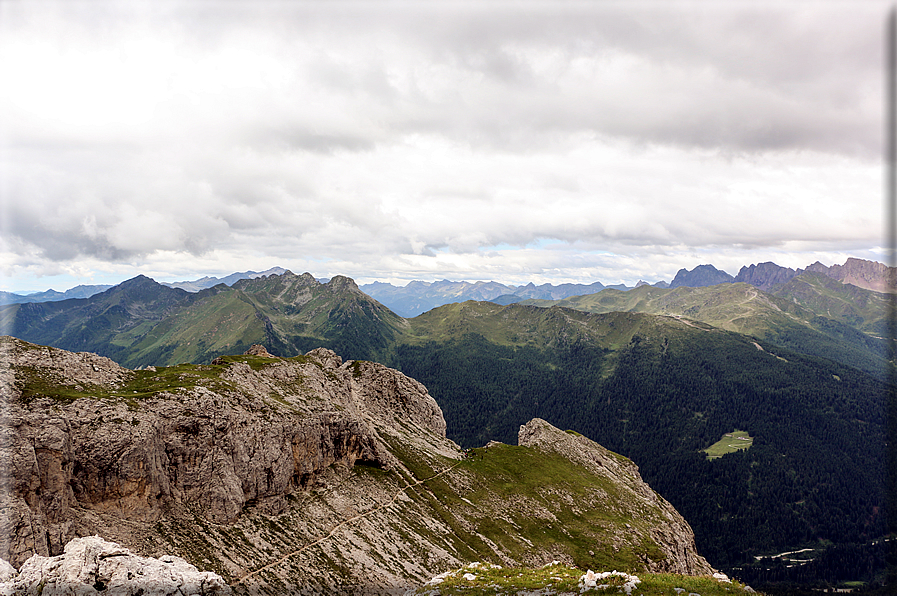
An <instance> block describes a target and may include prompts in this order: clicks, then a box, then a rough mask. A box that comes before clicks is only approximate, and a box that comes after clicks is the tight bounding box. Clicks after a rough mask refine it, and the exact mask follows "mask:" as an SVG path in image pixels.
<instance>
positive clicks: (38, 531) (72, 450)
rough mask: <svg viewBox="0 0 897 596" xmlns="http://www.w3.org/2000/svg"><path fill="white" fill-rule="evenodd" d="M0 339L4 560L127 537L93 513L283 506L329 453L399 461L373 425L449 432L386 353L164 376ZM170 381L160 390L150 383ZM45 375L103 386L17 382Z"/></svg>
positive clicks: (214, 518) (320, 355) (129, 515)
mask: <svg viewBox="0 0 897 596" xmlns="http://www.w3.org/2000/svg"><path fill="white" fill-rule="evenodd" d="M0 349H2V354H0V361H2V363H3V364H2V365H0V382H2V385H0V396H2V405H3V407H2V411H0V464H2V465H3V467H4V469H6V470H9V471H11V473H10V474H8V475H5V476H4V477H3V478H2V482H3V486H2V495H0V497H2V501H3V502H2V504H0V505H2V507H0V557H3V558H5V559H7V560H9V561H10V562H12V563H13V565H20V564H21V563H22V562H24V560H25V559H26V558H27V557H29V556H30V555H31V554H33V553H37V554H41V555H44V556H50V555H56V554H60V553H61V552H62V548H63V545H64V544H65V543H66V542H68V541H69V540H70V539H72V538H75V537H77V536H79V535H84V534H85V533H94V532H98V531H100V530H107V531H104V532H103V534H104V535H106V536H109V535H110V534H109V533H108V531H111V532H112V537H113V538H119V537H124V534H123V533H125V530H124V528H121V527H111V528H106V527H105V525H104V523H103V522H102V520H101V519H97V516H99V517H103V516H114V517H118V518H125V519H129V520H135V521H141V522H148V523H152V522H155V521H157V520H158V519H159V518H160V517H162V515H163V514H164V513H168V512H183V511H186V510H191V509H192V510H196V511H198V512H199V515H200V516H201V517H202V518H203V519H205V520H207V521H208V522H212V523H218V524H227V523H231V522H233V521H234V520H235V519H236V518H237V517H238V516H239V515H240V514H241V512H242V511H243V509H244V507H245V506H246V505H247V503H253V504H258V503H263V504H264V505H265V507H266V508H267V509H268V510H270V511H273V512H277V511H280V510H282V509H283V507H284V506H285V498H286V495H287V494H289V493H290V491H292V490H295V489H304V488H308V487H309V486H311V485H313V484H314V482H315V480H316V478H317V476H318V475H319V474H320V473H321V472H322V471H324V470H326V469H327V468H328V467H330V466H332V465H334V464H342V465H345V466H348V467H352V466H353V465H355V464H356V463H359V462H361V463H365V464H367V465H370V466H373V467H378V468H393V467H395V466H396V464H397V461H396V459H395V457H394V456H393V455H392V454H391V453H390V452H389V450H388V449H387V448H386V447H385V446H384V444H383V442H382V440H381V439H380V438H379V436H378V435H377V433H376V432H375V430H374V424H375V423H376V424H378V425H380V426H383V427H387V428H389V427H397V428H400V427H401V426H402V425H406V424H408V422H412V423H414V424H417V425H419V426H420V428H422V429H424V431H425V432H430V433H433V435H434V438H435V439H436V440H438V439H441V440H443V441H444V440H445V439H444V437H445V421H444V419H443V418H442V411H441V410H440V409H439V406H438V405H437V404H436V402H435V401H434V400H433V398H432V397H430V396H429V394H428V393H427V391H426V388H425V387H424V386H423V385H421V384H420V383H418V382H416V381H414V380H412V379H409V378H408V377H405V376H404V375H402V374H401V373H399V372H398V371H394V370H392V369H388V368H386V367H385V366H382V365H379V364H375V363H371V362H357V361H355V362H347V363H345V364H341V361H340V359H339V357H338V356H336V354H334V353H333V352H330V351H328V350H320V349H319V350H316V351H315V352H314V353H312V354H311V355H309V356H308V357H306V358H304V359H301V360H283V359H278V358H271V365H270V366H267V367H265V368H264V369H263V370H261V371H254V370H252V368H251V367H250V366H249V365H248V364H245V363H242V362H233V363H230V364H219V365H216V366H209V367H199V368H198V370H197V371H196V372H190V373H184V374H179V375H175V376H174V377H163V378H162V379H160V375H164V372H159V373H152V372H150V371H129V370H127V369H124V368H122V367H119V366H118V365H117V364H115V363H114V362H112V361H111V360H109V359H107V358H101V357H98V356H95V355H92V354H74V353H71V352H66V351H63V350H57V349H54V348H45V347H39V346H34V345H32V344H27V343H25V342H20V341H17V340H14V339H12V338H3V339H2V345H0ZM162 370H163V371H164V370H165V369H162ZM202 373H207V374H208V378H207V379H204V378H203V376H202ZM213 379H214V380H213ZM163 380H164V382H165V383H167V385H165V388H164V389H163V390H161V391H159V392H154V391H147V385H149V386H150V387H152V386H153V385H154V384H157V383H160V382H163ZM204 380H205V381H211V382H209V383H207V384H203V383H202V382H203V381H204ZM51 383H55V384H56V385H55V386H56V387H62V388H64V389H65V390H67V391H71V392H72V393H73V394H74V395H79V394H81V392H86V391H88V390H89V391H92V392H93V393H94V394H95V395H100V396H102V397H83V398H80V399H75V400H71V399H70V396H69V395H50V396H42V395H40V393H29V390H27V389H26V391H24V392H23V391H22V389H20V387H34V386H37V387H40V386H42V385H41V384H43V385H44V386H54V385H51ZM207 385H208V386H207ZM213 388H214V389H213Z"/></svg>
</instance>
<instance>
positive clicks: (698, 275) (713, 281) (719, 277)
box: [669, 265, 735, 288]
mask: <svg viewBox="0 0 897 596" xmlns="http://www.w3.org/2000/svg"><path fill="white" fill-rule="evenodd" d="M734 279H735V278H733V277H732V276H731V275H729V274H728V273H726V272H725V271H720V270H719V269H717V268H716V267H714V266H713V265H698V266H697V267H695V268H694V269H692V270H691V271H687V270H685V269H680V270H679V271H678V272H677V273H676V277H674V278H673V281H671V282H670V285H669V287H670V288H678V287H682V286H685V287H688V288H703V287H705V286H715V285H717V284H725V283H731V282H732V281H733V280H734Z"/></svg>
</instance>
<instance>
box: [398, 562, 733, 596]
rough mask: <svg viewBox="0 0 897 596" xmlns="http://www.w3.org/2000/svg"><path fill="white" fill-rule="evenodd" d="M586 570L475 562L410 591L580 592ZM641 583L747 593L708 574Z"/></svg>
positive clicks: (717, 595)
mask: <svg viewBox="0 0 897 596" xmlns="http://www.w3.org/2000/svg"><path fill="white" fill-rule="evenodd" d="M584 574H585V571H583V570H582V569H578V568H576V567H568V566H566V565H546V566H545V567H539V568H535V569H532V568H517V567H499V566H496V565H484V564H479V563H473V564H471V565H468V566H467V567H464V568H462V569H457V570H454V571H450V572H447V573H445V574H442V576H439V577H441V578H442V581H439V582H438V583H436V584H431V585H426V586H422V587H420V588H418V589H417V590H415V591H413V592H411V594H419V595H425V594H434V593H436V592H438V593H439V594H440V596H449V595H453V594H464V595H465V596H487V595H489V596H496V595H511V594H514V595H516V594H518V593H520V592H523V593H533V592H534V591H536V590H538V591H539V593H541V594H546V595H547V594H580V592H581V590H582V589H583V588H582V584H580V578H582V576H583V575H584ZM637 578H638V580H639V582H638V583H637V584H635V587H634V589H632V594H637V595H639V596H672V595H676V594H682V596H686V595H687V594H689V593H693V594H700V595H701V596H732V595H733V594H739V593H741V594H745V593H747V592H745V586H744V584H741V583H739V582H736V581H732V582H720V581H718V580H716V579H714V578H712V577H708V576H688V575H675V574H668V573H643V574H641V573H640V574H638V575H637ZM627 579H628V578H624V577H621V576H618V575H611V576H609V577H607V578H604V579H601V580H598V582H597V583H598V585H597V587H595V588H591V589H589V590H587V591H585V592H584V593H586V594H620V593H623V590H624V584H625V583H626V581H627Z"/></svg>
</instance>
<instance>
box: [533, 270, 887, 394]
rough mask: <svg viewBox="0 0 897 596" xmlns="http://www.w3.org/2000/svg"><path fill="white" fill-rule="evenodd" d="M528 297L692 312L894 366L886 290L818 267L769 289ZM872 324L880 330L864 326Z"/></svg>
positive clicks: (867, 364) (784, 341)
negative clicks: (823, 272)
mask: <svg viewBox="0 0 897 596" xmlns="http://www.w3.org/2000/svg"><path fill="white" fill-rule="evenodd" d="M523 304H532V305H538V306H552V305H558V306H564V307H568V308H574V309H577V310H583V311H586V312H599V313H606V312H614V311H622V312H643V313H651V314H658V315H668V316H675V317H687V318H689V319H693V320H698V321H702V322H705V323H708V324H710V325H713V326H714V327H719V328H721V329H726V330H728V331H735V332H737V333H744V334H747V335H753V336H755V337H758V338H761V339H766V340H768V341H770V342H773V343H775V344H778V345H780V346H783V347H786V348H789V349H793V350H797V351H799V352H802V353H804V354H808V355H811V356H820V357H823V358H829V359H831V360H835V361H836V362H841V363H842V364H847V365H849V366H854V367H857V368H860V369H862V370H865V371H866V372H869V373H871V374H874V375H877V376H879V377H882V378H884V376H885V371H886V369H887V367H886V364H887V360H886V341H885V340H883V339H882V337H884V336H885V335H886V334H885V333H882V331H883V328H884V326H885V323H884V312H885V310H884V304H885V297H884V296H882V295H879V294H875V293H873V292H869V291H868V290H862V289H860V288H856V287H854V286H849V285H844V284H840V283H838V282H835V281H833V280H830V279H828V278H825V277H824V276H820V275H819V274H812V273H811V274H806V273H805V274H801V275H800V276H796V277H794V278H792V279H791V280H790V281H789V282H788V283H787V284H784V285H778V286H775V288H774V289H773V290H770V292H763V291H761V290H759V289H758V288H756V287H754V286H751V285H749V284H746V283H724V284H719V285H716V286H708V287H700V288H687V287H679V288H676V289H670V290H666V289H661V288H653V287H648V286H642V287H640V288H636V289H634V290H629V291H628V292H617V291H614V290H604V291H602V292H599V293H598V294H593V295H590V296H574V297H572V298H567V299H564V300H561V301H557V302H545V301H526V302H524V303H523ZM854 304H856V306H853V305H854ZM867 329H868V330H871V331H873V332H875V334H869V333H863V331H864V330H867Z"/></svg>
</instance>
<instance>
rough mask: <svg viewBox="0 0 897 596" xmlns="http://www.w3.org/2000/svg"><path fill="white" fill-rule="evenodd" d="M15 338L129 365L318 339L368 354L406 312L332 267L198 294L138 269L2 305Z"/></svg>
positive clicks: (292, 347) (376, 352)
mask: <svg viewBox="0 0 897 596" xmlns="http://www.w3.org/2000/svg"><path fill="white" fill-rule="evenodd" d="M0 324H2V325H3V329H5V330H6V331H7V332H8V333H10V334H12V335H15V336H16V337H19V338H21V339H25V340H28V341H34V342H37V343H44V344H48V345H53V346H57V347H61V348H64V349H73V350H88V351H92V352H95V353H97V354H100V355H103V356H108V357H110V358H112V359H114V360H116V361H118V362H120V363H122V364H125V365H128V366H146V365H159V364H176V363H180V362H208V361H210V360H212V359H213V358H215V357H216V356H218V355H220V354H226V353H231V352H234V351H236V352H239V351H243V350H245V349H247V348H248V347H249V346H250V345H252V344H253V343H265V344H267V345H268V346H269V347H270V348H271V349H272V351H273V352H274V353H277V354H279V355H283V356H292V355H297V354H300V353H302V352H304V351H307V350H309V349H311V348H315V347H319V346H323V347H329V348H333V349H336V350H339V351H340V353H342V354H344V355H345V356H346V357H354V358H367V359H374V358H377V357H383V356H384V355H385V354H386V353H387V352H388V351H389V350H390V348H391V344H392V336H393V335H394V333H395V332H396V330H397V329H401V328H402V327H404V321H403V320H402V319H401V318H400V317H398V316H397V315H395V314H394V313H392V312H391V311H389V309H387V308H385V307H384V306H382V305H381V304H379V303H377V302H375V301H373V300H371V299H370V298H369V297H368V296H366V295H365V294H364V293H362V292H361V291H360V290H359V289H358V287H357V286H356V285H355V282H353V281H352V280H350V279H349V278H346V277H341V276H337V277H334V278H333V279H331V280H330V281H329V282H328V283H326V284H321V283H319V282H318V281H316V280H315V279H314V278H313V277H312V276H311V275H310V274H308V273H306V274H304V275H301V276H297V275H295V274H293V273H291V272H286V273H284V274H282V275H270V276H267V277H259V278H254V279H244V280H239V281H237V282H236V283H234V285H233V286H232V287H227V286H225V285H223V284H219V285H217V286H215V287H213V288H208V289H205V290H202V291H200V292H197V293H190V292H186V291H185V290H181V289H175V288H168V287H166V286H163V285H162V284H158V283H156V282H155V281H153V280H151V279H149V278H147V277H143V276H140V277H136V278H134V279H132V280H129V281H127V282H124V283H122V284H120V285H118V286H115V288H113V289H111V290H109V291H107V292H104V293H102V294H98V295H96V296H92V297H91V298H88V299H86V300H77V301H63V302H54V303H41V304H23V305H6V306H0Z"/></svg>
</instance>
